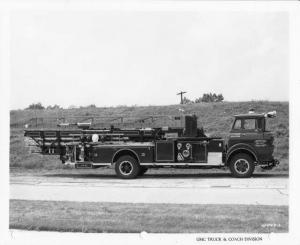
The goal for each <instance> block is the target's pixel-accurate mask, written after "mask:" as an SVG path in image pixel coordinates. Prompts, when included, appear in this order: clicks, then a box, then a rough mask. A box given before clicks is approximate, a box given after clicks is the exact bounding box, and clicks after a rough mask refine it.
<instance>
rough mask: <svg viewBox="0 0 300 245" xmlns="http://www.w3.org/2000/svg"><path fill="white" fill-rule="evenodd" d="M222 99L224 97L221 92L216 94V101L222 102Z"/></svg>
mask: <svg viewBox="0 0 300 245" xmlns="http://www.w3.org/2000/svg"><path fill="white" fill-rule="evenodd" d="M223 100H224V97H223V95H222V94H218V98H217V102H222V101H223Z"/></svg>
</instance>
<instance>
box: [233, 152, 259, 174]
mask: <svg viewBox="0 0 300 245" xmlns="http://www.w3.org/2000/svg"><path fill="white" fill-rule="evenodd" d="M254 168H255V164H254V160H253V158H252V157H251V156H249V155H248V154H245V153H239V154H237V155H235V156H233V157H232V159H231V160H230V163H229V169H230V172H231V174H232V176H234V177H236V178H249V177H251V176H252V174H253V172H254Z"/></svg>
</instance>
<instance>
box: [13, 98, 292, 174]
mask: <svg viewBox="0 0 300 245" xmlns="http://www.w3.org/2000/svg"><path fill="white" fill-rule="evenodd" d="M250 108H253V109H255V111H256V112H267V111H273V110H276V111H277V117H276V118H274V119H271V120H269V121H268V125H267V127H268V129H269V130H271V131H273V132H274V135H275V157H277V158H278V159H279V160H280V161H281V163H282V164H281V165H280V167H279V168H277V170H278V169H280V170H288V151H289V150H288V149H289V104H288V102H268V101H250V102H223V103H199V104H191V105H169V106H131V107H127V106H119V107H102V108H81V109H59V110H36V111H32V110H13V111H11V112H10V126H11V136H10V149H11V154H10V160H11V162H10V166H14V167H19V166H24V165H25V166H26V165H28V166H31V165H32V162H35V164H33V165H34V166H43V165H44V164H43V163H42V162H43V161H42V159H43V157H42V156H37V155H32V154H29V153H28V150H27V149H26V148H25V147H24V143H23V137H22V134H23V131H22V129H23V127H24V125H25V124H31V125H33V126H35V124H37V126H38V127H47V128H48V127H55V125H56V124H57V123H58V122H59V120H57V118H65V120H66V121H68V122H78V121H83V120H84V119H87V118H92V117H95V116H98V117H99V116H100V117H102V118H95V119H94V122H95V123H96V126H99V127H100V126H105V127H107V126H109V125H110V124H115V125H116V126H120V121H121V119H120V117H123V125H124V123H125V126H127V127H129V126H130V127H133V126H135V127H149V126H166V125H167V126H180V124H182V122H180V121H174V119H173V117H171V116H170V117H167V116H166V115H172V116H178V115H183V114H196V115H197V116H198V127H203V128H204V130H205V132H206V133H207V134H209V135H211V136H212V135H213V136H221V137H224V138H226V136H227V135H228V132H229V130H230V126H231V123H232V121H233V117H232V116H233V115H235V114H240V113H246V112H248V110H249V109H250ZM183 110H184V112H183ZM150 116H156V117H153V118H148V119H146V118H147V117H150ZM72 117H73V118H72ZM74 117H75V118H74ZM34 118H38V119H34ZM118 118H119V119H118ZM127 118H129V119H127ZM143 118H144V119H145V120H144V121H140V120H138V119H143ZM60 122H61V120H60ZM47 159H48V161H50V162H52V161H53V162H59V161H58V160H57V159H52V157H50V158H49V157H48V158H47ZM21 160H22V163H21ZM24 162H25V163H24ZM50 165H51V164H50Z"/></svg>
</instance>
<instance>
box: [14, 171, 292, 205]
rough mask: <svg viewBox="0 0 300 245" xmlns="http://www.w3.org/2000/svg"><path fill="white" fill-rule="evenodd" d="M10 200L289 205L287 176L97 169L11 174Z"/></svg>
mask: <svg viewBox="0 0 300 245" xmlns="http://www.w3.org/2000/svg"><path fill="white" fill-rule="evenodd" d="M10 198H11V199H26V200H58V201H81V202H83V201H90V202H130V203H131V202H132V203H178V204H264V205H288V178H286V177H281V176H269V177H268V176H264V175H257V176H254V177H253V178H250V179H235V178H231V177H229V176H227V175H221V176H220V175H216V177H214V175H212V176H211V175H207V176H205V174H203V175H202V176H201V178H199V177H197V178H196V177H195V176H191V177H190V176H186V175H185V176H177V177H172V175H160V176H155V175H146V176H145V177H144V178H139V179H134V180H122V179H118V178H115V177H114V176H109V175H108V176H102V175H97V174H52V175H51V174H50V175H41V176H30V175H27V176H24V175H16V176H12V177H11V184H10Z"/></svg>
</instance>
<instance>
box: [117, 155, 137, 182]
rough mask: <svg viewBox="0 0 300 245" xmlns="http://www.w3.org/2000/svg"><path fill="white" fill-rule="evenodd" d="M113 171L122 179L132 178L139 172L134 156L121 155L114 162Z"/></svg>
mask: <svg viewBox="0 0 300 245" xmlns="http://www.w3.org/2000/svg"><path fill="white" fill-rule="evenodd" d="M115 171H116V174H117V176H119V177H120V178H122V179H134V178H136V177H137V176H138V174H139V173H140V165H139V164H138V162H137V160H136V159H135V158H133V157H131V156H122V157H120V158H119V159H118V160H117V162H116V165H115Z"/></svg>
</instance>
